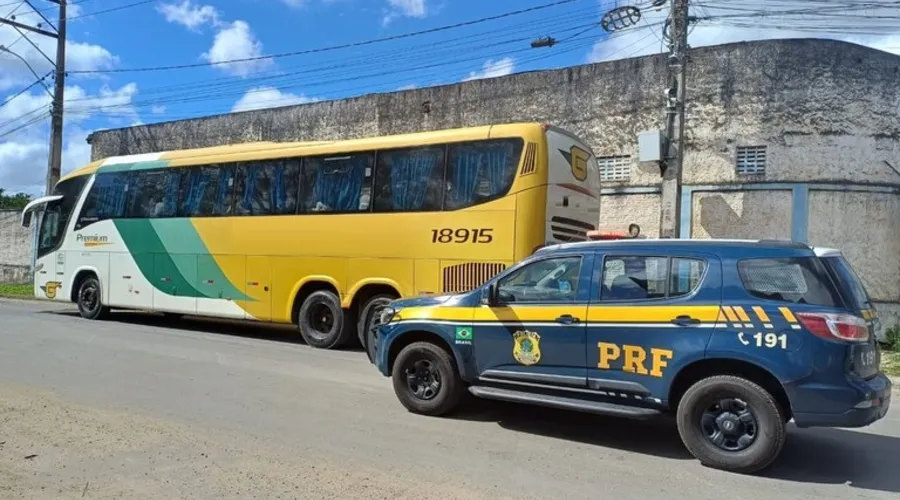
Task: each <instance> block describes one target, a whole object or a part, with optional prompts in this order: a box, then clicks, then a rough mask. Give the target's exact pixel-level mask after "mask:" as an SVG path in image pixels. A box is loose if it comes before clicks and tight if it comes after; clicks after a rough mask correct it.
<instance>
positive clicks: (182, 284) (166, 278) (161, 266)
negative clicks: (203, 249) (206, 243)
mask: <svg viewBox="0 0 900 500" xmlns="http://www.w3.org/2000/svg"><path fill="white" fill-rule="evenodd" d="M115 224H116V229H117V230H118V231H119V234H120V235H121V236H122V241H123V242H124V243H125V246H127V247H128V251H129V252H130V253H131V255H132V258H134V261H135V262H136V263H137V265H138V268H139V269H140V271H141V274H143V275H144V277H145V278H146V279H147V281H149V282H150V284H151V285H153V287H154V288H156V289H157V290H159V291H161V292H163V293H165V294H168V295H174V296H180V297H192V298H200V297H206V296H205V295H203V294H202V293H200V292H199V291H198V290H197V289H196V288H195V287H194V285H193V283H191V281H193V282H196V276H197V273H196V262H197V258H196V255H178V256H176V257H175V259H174V260H173V258H172V256H171V255H169V252H168V251H167V250H166V247H165V246H164V245H163V244H162V242H161V241H160V239H159V236H158V235H157V234H156V231H155V230H154V229H153V225H152V224H150V220H148V219H117V220H116V221H115ZM191 260H193V262H194V266H193V273H192V274H193V276H194V279H193V280H188V279H186V278H185V276H184V275H183V274H182V272H183V271H182V270H181V268H179V264H181V267H182V268H185V267H190V266H189V265H186V262H190V261H191ZM188 272H189V273H190V271H188Z"/></svg>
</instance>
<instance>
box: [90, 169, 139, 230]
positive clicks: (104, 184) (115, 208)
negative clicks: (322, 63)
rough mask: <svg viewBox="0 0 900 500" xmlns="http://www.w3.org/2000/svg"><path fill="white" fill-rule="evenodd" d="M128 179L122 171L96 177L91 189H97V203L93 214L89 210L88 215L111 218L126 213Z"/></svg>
mask: <svg viewBox="0 0 900 500" xmlns="http://www.w3.org/2000/svg"><path fill="white" fill-rule="evenodd" d="M127 186H128V179H127V177H126V176H125V175H122V174H120V173H110V174H101V175H98V176H97V177H96V178H95V179H94V186H93V187H92V188H91V191H96V192H97V194H96V197H97V198H96V200H97V201H96V204H95V206H94V212H95V213H93V214H91V213H89V212H90V210H88V211H87V212H88V213H86V214H85V215H86V216H87V217H98V218H100V219H111V218H116V217H122V216H124V215H125V195H126V193H127V191H126V187H127Z"/></svg>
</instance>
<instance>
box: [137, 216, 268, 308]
mask: <svg viewBox="0 0 900 500" xmlns="http://www.w3.org/2000/svg"><path fill="white" fill-rule="evenodd" d="M150 225H151V226H152V227H153V231H154V232H155V233H156V235H157V237H158V238H159V240H160V242H161V243H162V245H163V246H164V247H165V249H166V251H167V252H168V253H169V254H170V255H191V256H196V258H195V259H190V260H180V259H176V260H175V264H176V265H177V266H178V268H179V270H180V271H181V274H182V275H183V276H190V277H191V278H192V279H191V280H190V281H191V283H193V284H194V288H195V289H196V290H198V291H199V293H202V294H203V296H205V297H208V298H211V299H218V298H221V297H220V296H219V293H220V292H221V293H222V295H223V296H225V297H231V298H232V299H234V300H248V301H254V299H253V298H252V297H249V296H247V295H245V294H244V293H243V292H242V291H241V290H239V289H238V288H236V287H235V286H234V284H233V283H231V281H230V280H229V279H228V277H227V276H225V273H224V272H223V271H222V269H221V268H220V267H219V265H218V264H217V263H216V260H215V258H213V256H212V255H210V253H209V249H208V248H206V244H204V243H203V240H202V239H201V238H200V235H199V234H198V233H197V229H196V228H195V227H194V224H193V223H191V220H190V219H151V220H150ZM207 282H211V283H212V284H213V286H211V285H207V284H206V283H207Z"/></svg>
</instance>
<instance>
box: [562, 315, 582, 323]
mask: <svg viewBox="0 0 900 500" xmlns="http://www.w3.org/2000/svg"><path fill="white" fill-rule="evenodd" d="M579 321H581V320H579V319H578V318H576V317H575V316H572V315H571V314H563V315H562V316H560V317H558V318H556V322H557V323H562V324H564V325H571V324H573V323H578V322H579Z"/></svg>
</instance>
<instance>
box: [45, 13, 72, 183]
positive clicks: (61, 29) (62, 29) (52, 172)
mask: <svg viewBox="0 0 900 500" xmlns="http://www.w3.org/2000/svg"><path fill="white" fill-rule="evenodd" d="M51 1H53V2H54V3H58V4H59V24H58V25H57V29H56V35H57V36H56V79H55V82H54V83H55V87H54V88H53V103H52V104H51V105H50V157H49V159H48V160H47V186H46V188H45V191H44V193H45V194H46V195H49V194H50V193H52V192H53V187H54V186H56V183H57V182H59V175H60V169H61V168H62V138H63V98H64V94H65V91H66V3H67V0H51Z"/></svg>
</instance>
